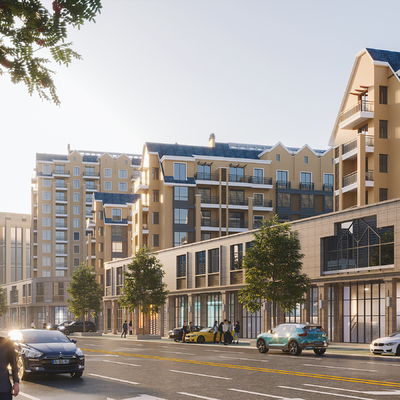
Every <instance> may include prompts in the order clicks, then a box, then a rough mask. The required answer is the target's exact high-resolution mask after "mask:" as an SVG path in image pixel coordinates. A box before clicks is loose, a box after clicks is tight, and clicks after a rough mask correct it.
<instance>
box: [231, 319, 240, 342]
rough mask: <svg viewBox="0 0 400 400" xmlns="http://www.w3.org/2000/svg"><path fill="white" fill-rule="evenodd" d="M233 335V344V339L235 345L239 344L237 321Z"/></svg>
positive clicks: (238, 324)
mask: <svg viewBox="0 0 400 400" xmlns="http://www.w3.org/2000/svg"><path fill="white" fill-rule="evenodd" d="M233 329H234V333H233V343H235V338H236V344H239V333H240V323H239V321H236V324H235V327H234V328H233Z"/></svg>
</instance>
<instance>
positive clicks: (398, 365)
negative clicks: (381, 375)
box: [359, 361, 400, 367]
mask: <svg viewBox="0 0 400 400" xmlns="http://www.w3.org/2000/svg"><path fill="white" fill-rule="evenodd" d="M359 362H361V363H363V364H374V365H378V364H380V363H383V362H384V361H378V362H376V361H375V362H374V361H368V362H362V361H359ZM386 365H393V366H394V367H400V363H399V364H394V363H393V364H391V363H386V362H385V366H386Z"/></svg>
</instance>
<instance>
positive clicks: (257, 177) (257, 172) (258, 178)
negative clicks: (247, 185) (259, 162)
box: [253, 168, 264, 185]
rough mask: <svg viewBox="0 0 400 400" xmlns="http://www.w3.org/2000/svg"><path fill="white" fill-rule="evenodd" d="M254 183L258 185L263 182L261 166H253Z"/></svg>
mask: <svg viewBox="0 0 400 400" xmlns="http://www.w3.org/2000/svg"><path fill="white" fill-rule="evenodd" d="M253 181H254V183H256V184H258V185H262V184H264V170H263V169H261V168H254V177H253Z"/></svg>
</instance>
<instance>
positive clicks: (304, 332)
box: [299, 328, 307, 337]
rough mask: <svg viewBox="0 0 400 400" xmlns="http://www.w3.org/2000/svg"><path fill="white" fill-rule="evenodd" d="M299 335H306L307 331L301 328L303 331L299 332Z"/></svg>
mask: <svg viewBox="0 0 400 400" xmlns="http://www.w3.org/2000/svg"><path fill="white" fill-rule="evenodd" d="M299 336H300V337H306V336H307V331H306V330H305V329H304V328H303V333H299Z"/></svg>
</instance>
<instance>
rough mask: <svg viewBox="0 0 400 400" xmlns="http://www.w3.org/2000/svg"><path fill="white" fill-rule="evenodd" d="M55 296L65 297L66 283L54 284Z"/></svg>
mask: <svg viewBox="0 0 400 400" xmlns="http://www.w3.org/2000/svg"><path fill="white" fill-rule="evenodd" d="M53 294H54V296H64V282H53ZM61 322H62V321H61Z"/></svg>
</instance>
